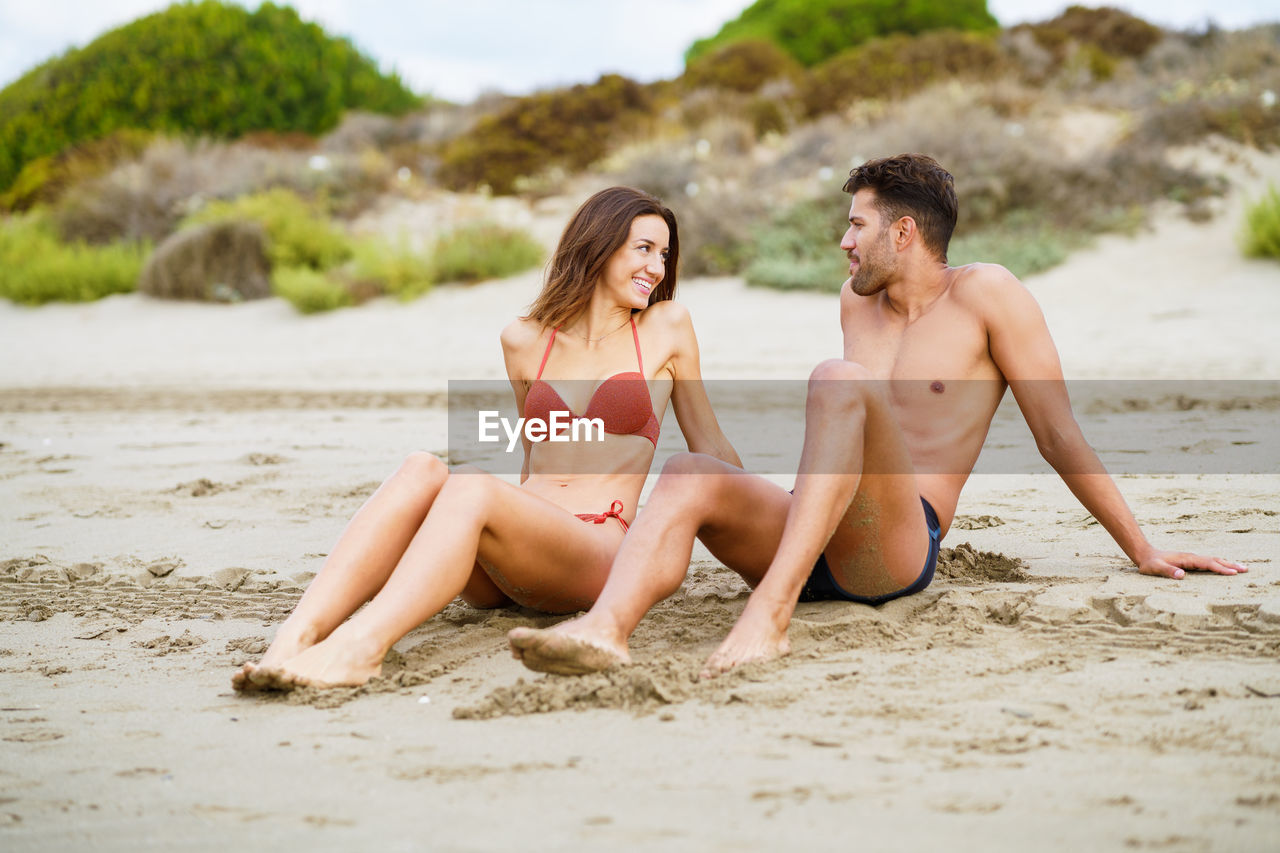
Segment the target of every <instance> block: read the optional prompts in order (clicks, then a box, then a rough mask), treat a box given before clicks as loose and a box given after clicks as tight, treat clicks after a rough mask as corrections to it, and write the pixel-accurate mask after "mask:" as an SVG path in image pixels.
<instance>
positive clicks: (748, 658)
mask: <svg viewBox="0 0 1280 853" xmlns="http://www.w3.org/2000/svg"><path fill="white" fill-rule="evenodd" d="M790 651H791V641H790V640H788V639H787V632H786V629H785V628H784V629H782V630H779V629H778V626H777V625H776V624H775V623H774V621H773V620H772V619H771V618H769V617H768V616H756V615H755V614H754V613H752V612H751V611H750V609H749V605H748V609H747V610H743V611H742V615H741V616H740V617H738V621H737V623H736V624H735V625H734V626H733V630H732V631H730V632H729V636H727V637H725V638H724V642H723V643H721V644H720V648H718V649H716V650H715V651H714V652H713V653H712V654H711V657H709V658H707V662H706V663H705V664H704V665H703V667H702V673H701V675H700V676H699V677H700V678H714V677H715V676H717V675H721V674H722V673H726V672H728V671H729V670H731V669H733V668H734V667H735V666H741V665H742V664H744V663H756V662H759V661H766V660H773V659H774V658H777V657H782V656H783V655H785V654H788V653H789V652H790Z"/></svg>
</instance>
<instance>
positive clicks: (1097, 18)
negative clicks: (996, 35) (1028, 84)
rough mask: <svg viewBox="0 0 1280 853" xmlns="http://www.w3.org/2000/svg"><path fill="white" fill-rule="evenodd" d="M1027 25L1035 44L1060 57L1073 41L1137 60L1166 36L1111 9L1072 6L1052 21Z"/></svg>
mask: <svg viewBox="0 0 1280 853" xmlns="http://www.w3.org/2000/svg"><path fill="white" fill-rule="evenodd" d="M1024 26H1028V28H1029V29H1030V30H1031V32H1032V34H1033V35H1034V36H1035V38H1036V41H1038V42H1040V44H1041V45H1043V46H1044V47H1045V48H1047V49H1049V50H1050V51H1051V52H1054V53H1056V54H1059V55H1061V52H1062V49H1063V47H1064V46H1065V44H1066V43H1068V42H1070V41H1075V42H1078V43H1079V44H1082V45H1093V46H1094V47H1097V48H1099V49H1100V50H1103V51H1105V52H1107V53H1109V54H1111V55H1112V56H1128V57H1134V58H1138V57H1141V56H1144V55H1146V53H1147V51H1149V50H1150V49H1151V48H1152V47H1153V46H1155V44H1156V42H1158V41H1160V39H1161V38H1163V36H1164V32H1163V31H1162V30H1161V29H1160V28H1159V27H1157V26H1155V25H1153V24H1149V23H1147V22H1146V21H1144V20H1142V19H1141V18H1137V17H1134V16H1133V15H1130V14H1129V13H1128V12H1122V11H1121V10H1119V9H1115V8H1112V7H1110V6H1103V7H1101V8H1098V9H1090V8H1087V7H1085V6H1069V7H1068V8H1067V10H1066V11H1064V12H1063V13H1062V14H1061V15H1059V16H1058V17H1056V18H1054V19H1053V20H1051V21H1045V22H1044V23H1042V24H1031V25H1024Z"/></svg>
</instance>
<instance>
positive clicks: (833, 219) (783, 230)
mask: <svg viewBox="0 0 1280 853" xmlns="http://www.w3.org/2000/svg"><path fill="white" fill-rule="evenodd" d="M838 204H839V201H838V200H837V201H836V202H835V203H831V202H826V201H805V202H800V203H799V204H796V205H793V206H792V207H789V208H787V209H786V210H784V211H783V212H782V213H780V214H778V215H777V216H775V217H774V218H773V219H772V220H771V221H770V222H769V223H768V224H767V225H765V226H763V227H758V228H756V229H755V230H754V233H753V235H752V241H751V250H750V251H751V260H750V262H749V263H748V264H747V266H746V270H745V271H744V272H743V276H744V277H745V278H746V280H747V284H749V285H752V286H755V287H771V288H775V289H777V290H820V291H826V292H829V293H836V292H838V291H839V290H840V286H841V285H842V284H843V283H844V281H845V279H847V278H848V277H849V263H848V261H847V260H846V259H845V256H844V254H843V253H842V252H841V250H840V236H841V234H842V233H843V231H844V228H843V227H842V216H841V210H840V208H839V206H838Z"/></svg>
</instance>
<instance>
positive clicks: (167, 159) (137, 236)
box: [55, 138, 336, 243]
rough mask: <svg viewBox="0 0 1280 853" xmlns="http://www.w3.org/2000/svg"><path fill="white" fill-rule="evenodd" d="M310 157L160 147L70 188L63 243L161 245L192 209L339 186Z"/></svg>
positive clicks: (214, 145)
mask: <svg viewBox="0 0 1280 853" xmlns="http://www.w3.org/2000/svg"><path fill="white" fill-rule="evenodd" d="M307 161H308V155H307V154H305V153H300V152H297V151H290V150H275V151H272V150H266V149H262V148H254V147H252V146H250V145H246V144H243V143H233V144H226V143H221V142H211V141H209V140H198V141H192V140H181V139H163V138H162V139H157V140H155V141H154V142H152V143H151V144H150V145H149V146H148V147H147V149H146V151H144V152H143V154H142V156H141V158H139V159H138V160H137V161H135V162H126V163H121V164H119V165H117V166H116V167H115V168H114V169H112V170H111V171H110V172H108V173H107V174H105V175H102V176H100V177H97V178H94V179H92V180H89V181H87V182H84V183H80V184H78V185H76V186H73V187H71V188H70V189H69V190H68V191H67V192H66V194H65V195H64V196H63V197H62V198H61V199H60V201H59V202H58V204H57V206H56V208H55V219H56V222H57V226H58V230H59V232H60V233H61V234H62V237H63V239H64V240H68V241H72V240H88V241H89V242H92V243H109V242H113V241H117V240H151V241H153V242H159V241H161V240H163V239H164V238H165V237H167V236H169V234H171V233H173V231H174V229H175V228H177V226H178V223H179V222H180V221H181V220H182V218H183V217H184V216H186V215H187V214H188V213H189V212H191V208H192V207H193V206H196V205H199V204H201V203H202V202H203V201H204V200H206V199H210V198H235V197H237V196H241V195H245V194H249V193H254V192H258V191H261V190H263V189H264V188H267V187H277V186H286V187H295V188H297V189H301V190H305V189H310V188H313V187H316V186H322V187H323V186H324V184H323V183H322V182H324V181H329V180H334V179H336V178H335V176H333V175H331V173H330V172H317V171H315V170H314V169H310V168H308V165H307Z"/></svg>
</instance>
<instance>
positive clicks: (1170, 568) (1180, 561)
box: [1138, 551, 1249, 580]
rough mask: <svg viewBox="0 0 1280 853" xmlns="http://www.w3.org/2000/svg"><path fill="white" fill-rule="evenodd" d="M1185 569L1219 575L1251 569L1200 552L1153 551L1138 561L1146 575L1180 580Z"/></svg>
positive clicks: (1139, 569)
mask: <svg viewBox="0 0 1280 853" xmlns="http://www.w3.org/2000/svg"><path fill="white" fill-rule="evenodd" d="M1183 569H1196V570H1199V571H1202V572H1213V573H1214V574H1219V575H1235V574H1239V573H1241V572H1247V571H1249V570H1248V569H1247V568H1246V567H1244V566H1242V565H1240V564H1239V563H1233V562H1231V561H1230V560H1224V559H1222V558H1221V557H1202V556H1200V555H1199V554H1187V553H1185V552H1182V551H1152V552H1151V553H1150V554H1148V555H1147V556H1146V557H1145V558H1144V559H1143V560H1142V561H1141V562H1140V563H1138V571H1139V572H1141V573H1142V574H1144V575H1159V576H1161V577H1166V578H1173V579H1174V580H1180V579H1181V578H1182V577H1183V576H1184V575H1186V572H1184V571H1183Z"/></svg>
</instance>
